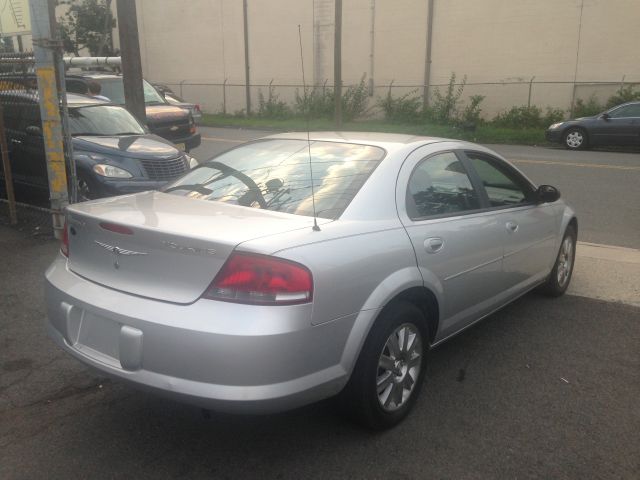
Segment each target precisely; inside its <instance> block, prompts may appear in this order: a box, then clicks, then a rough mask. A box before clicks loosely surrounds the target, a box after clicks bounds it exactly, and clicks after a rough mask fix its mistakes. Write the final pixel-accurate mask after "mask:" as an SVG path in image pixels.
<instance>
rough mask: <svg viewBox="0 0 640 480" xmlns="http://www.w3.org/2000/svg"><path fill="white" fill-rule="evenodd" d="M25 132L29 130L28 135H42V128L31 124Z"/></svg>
mask: <svg viewBox="0 0 640 480" xmlns="http://www.w3.org/2000/svg"><path fill="white" fill-rule="evenodd" d="M25 132H27V135H31V136H34V137H41V136H42V129H41V128H40V127H38V126H36V125H29V126H28V127H27V128H25Z"/></svg>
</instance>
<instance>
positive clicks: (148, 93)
mask: <svg viewBox="0 0 640 480" xmlns="http://www.w3.org/2000/svg"><path fill="white" fill-rule="evenodd" d="M95 81H96V82H98V83H99V84H100V86H101V87H102V89H101V90H100V95H102V96H104V97H107V98H108V99H109V100H110V101H111V102H113V103H117V104H118V105H124V85H123V83H122V78H100V79H95ZM142 90H143V92H144V103H146V104H150V105H154V104H160V103H165V101H164V99H163V98H162V97H161V96H160V94H159V93H158V92H157V91H156V89H155V88H153V86H152V85H151V84H150V83H149V82H147V81H146V80H143V81H142Z"/></svg>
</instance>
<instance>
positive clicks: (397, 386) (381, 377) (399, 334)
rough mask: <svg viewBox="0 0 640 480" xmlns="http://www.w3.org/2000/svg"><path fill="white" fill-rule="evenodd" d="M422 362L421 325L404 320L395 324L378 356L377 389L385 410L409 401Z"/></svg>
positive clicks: (395, 407) (379, 399)
mask: <svg viewBox="0 0 640 480" xmlns="http://www.w3.org/2000/svg"><path fill="white" fill-rule="evenodd" d="M421 366H422V337H421V335H420V331H419V330H418V328H417V327H416V326H415V325H413V324H411V323H404V324H402V325H400V326H399V327H398V328H396V329H395V330H394V331H393V333H392V334H391V335H389V337H388V338H387V341H386V343H385V345H384V348H383V349H382V353H381V354H380V358H379V359H378V371H377V378H376V389H377V394H378V402H379V403H380V406H381V407H382V409H383V410H385V411H387V412H393V411H395V410H398V409H399V408H400V407H402V406H403V405H404V404H406V403H407V401H408V400H409V398H410V397H411V394H412V393H413V390H414V388H415V386H416V381H417V379H418V376H419V375H420V368H421Z"/></svg>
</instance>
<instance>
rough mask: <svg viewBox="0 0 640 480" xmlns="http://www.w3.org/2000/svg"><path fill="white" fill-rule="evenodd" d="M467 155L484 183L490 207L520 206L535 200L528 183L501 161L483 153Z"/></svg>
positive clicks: (469, 153) (468, 153)
mask: <svg viewBox="0 0 640 480" xmlns="http://www.w3.org/2000/svg"><path fill="white" fill-rule="evenodd" d="M466 154H467V157H468V158H469V160H471V164H472V165H473V167H474V168H475V170H476V172H477V174H478V176H479V177H480V180H481V181H482V185H483V186H484V189H485V191H486V192H487V196H488V197H489V204H490V206H492V207H506V206H512V205H519V204H522V203H527V202H529V201H531V200H532V199H533V189H532V188H531V186H530V185H529V184H528V182H527V181H526V180H525V179H524V178H522V176H521V175H519V174H518V173H517V172H515V171H513V170H511V169H509V168H508V167H507V166H505V165H504V164H503V163H502V162H501V161H500V160H498V159H495V158H492V157H489V156H488V155H484V154H481V153H475V152H466Z"/></svg>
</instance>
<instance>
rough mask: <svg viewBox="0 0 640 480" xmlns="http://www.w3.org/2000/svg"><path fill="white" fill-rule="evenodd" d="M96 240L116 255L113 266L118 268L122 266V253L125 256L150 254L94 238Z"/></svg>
mask: <svg viewBox="0 0 640 480" xmlns="http://www.w3.org/2000/svg"><path fill="white" fill-rule="evenodd" d="M94 242H95V243H96V244H98V245H100V246H101V247H102V248H104V249H105V250H108V251H110V252H111V253H113V256H114V261H113V268H115V269H116V270H117V269H118V268H120V263H118V260H119V258H120V255H125V256H133V255H148V253H147V252H135V251H133V250H126V249H124V248H120V247H116V246H113V245H108V244H106V243H102V242H99V241H98V240H94Z"/></svg>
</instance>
